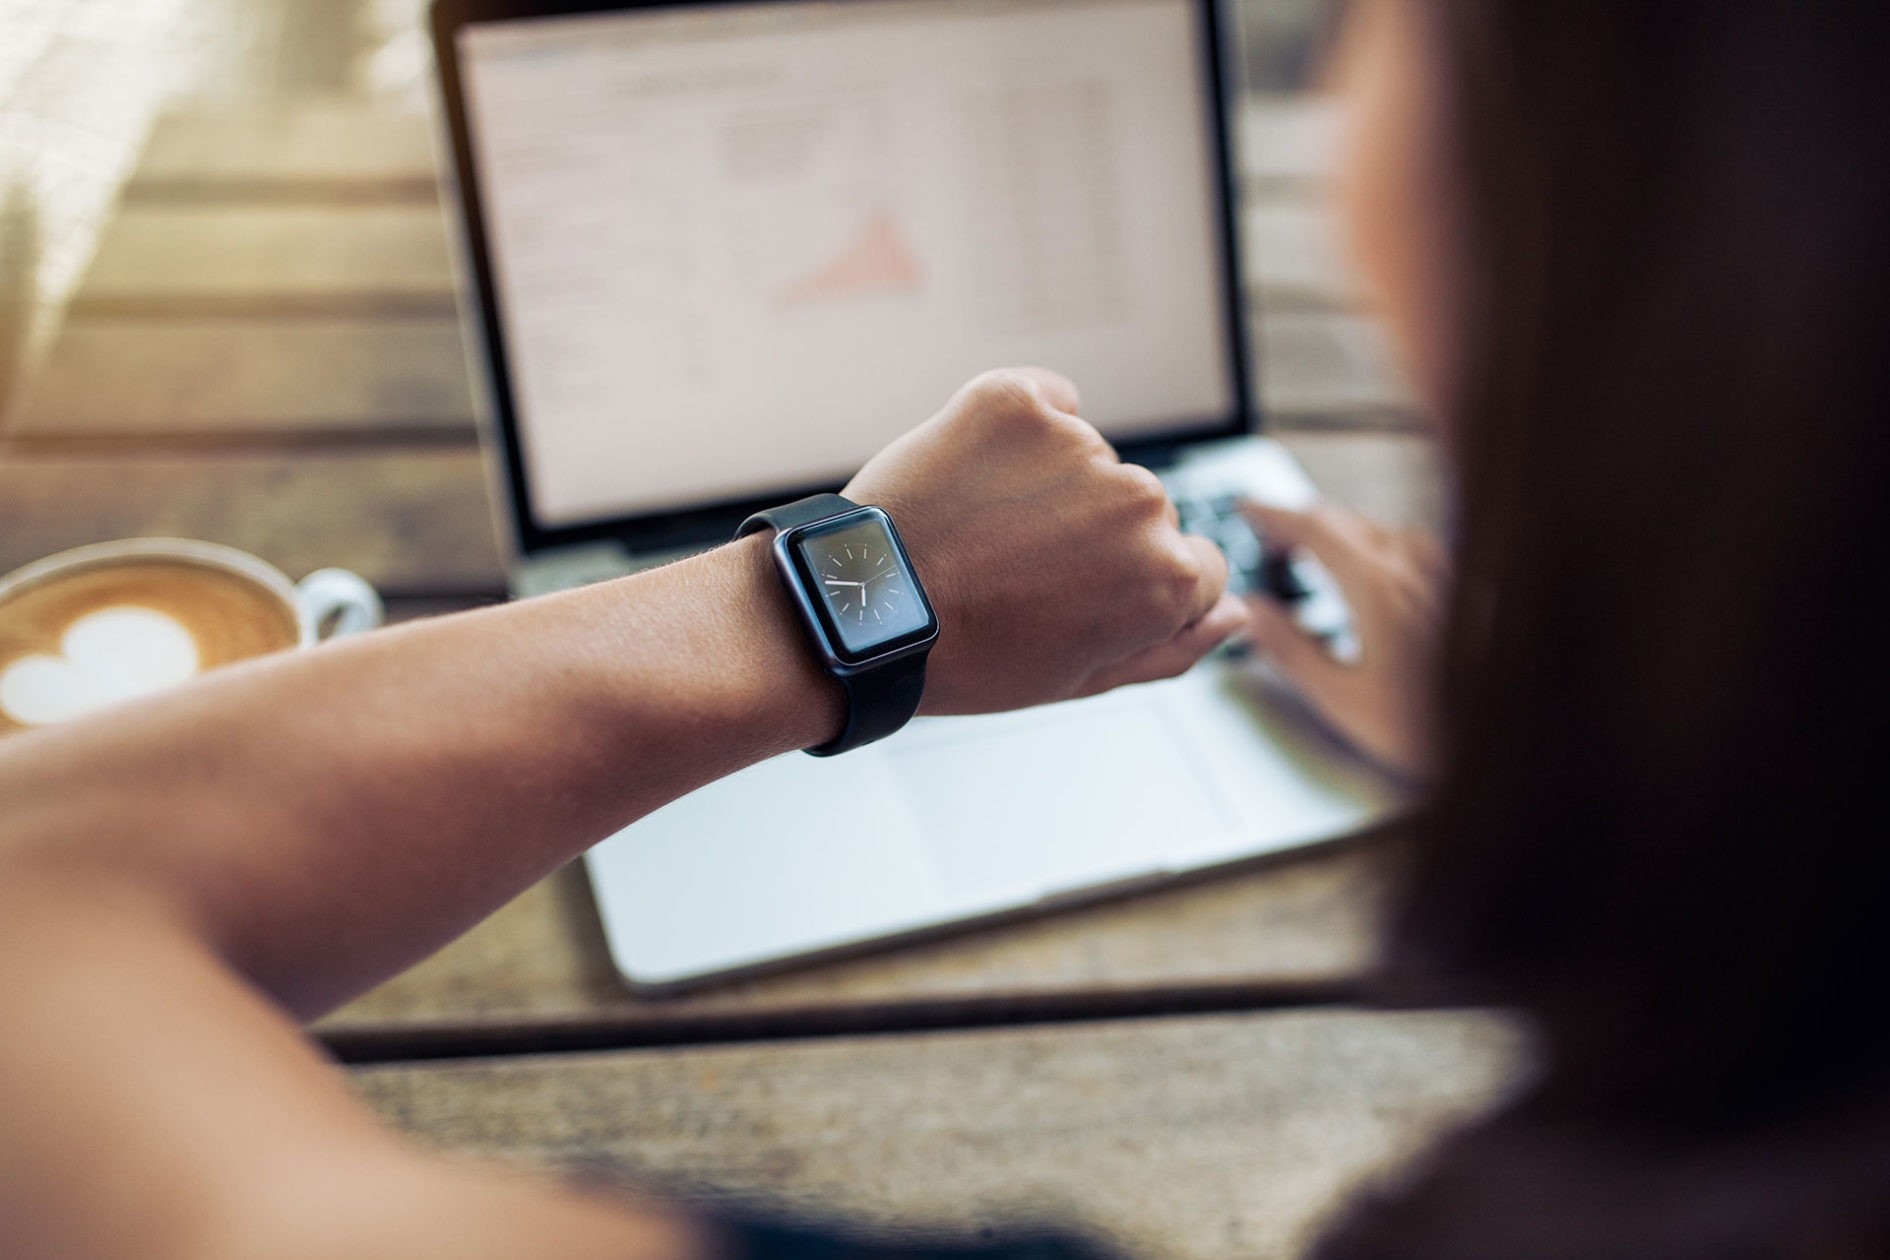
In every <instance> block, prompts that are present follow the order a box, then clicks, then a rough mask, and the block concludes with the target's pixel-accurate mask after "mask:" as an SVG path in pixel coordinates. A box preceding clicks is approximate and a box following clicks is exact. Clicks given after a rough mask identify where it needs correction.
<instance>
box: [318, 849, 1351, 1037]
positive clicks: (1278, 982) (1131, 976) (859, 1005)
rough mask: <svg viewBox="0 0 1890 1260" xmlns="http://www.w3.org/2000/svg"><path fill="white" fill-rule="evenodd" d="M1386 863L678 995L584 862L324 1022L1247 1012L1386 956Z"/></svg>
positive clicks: (1329, 866) (1281, 867)
mask: <svg viewBox="0 0 1890 1260" xmlns="http://www.w3.org/2000/svg"><path fill="white" fill-rule="evenodd" d="M1383 857H1384V854H1383V853H1382V852H1381V851H1380V850H1379V848H1378V847H1377V846H1376V845H1375V844H1365V845H1351V846H1343V847H1340V848H1338V849H1336V850H1333V849H1327V850H1322V851H1316V852H1308V853H1304V854H1300V855H1296V856H1292V857H1289V858H1287V859H1284V860H1281V861H1276V862H1273V863H1270V864H1268V865H1267V866H1265V867H1264V868H1262V869H1259V870H1255V871H1249V872H1245V873H1241V874H1236V875H1222V876H1217V877H1215V878H1213V879H1211V880H1208V881H1205V882H1202V883H1198V884H1192V885H1189V886H1185V887H1178V888H1173V889H1169V890H1165V891H1161V892H1155V893H1145V894H1142V895H1140V896H1135V897H1130V898H1127V899H1124V900H1120V901H1115V902H1110V903H1106V904H1102V905H1095V906H1090V907H1087V908H1085V909H1082V910H1073V911H1066V912H1063V913H1059V914H1052V915H1047V916H1043V917H1040V918H1037V919H1034V920H1030V921H1027V922H1023V923H1017V924H1012V925H1008V926H1003V927H984V928H979V929H976V930H973V931H970V932H967V933H965V934H962V935H956V936H952V937H949V938H946V939H943V940H938V941H934V942H931V943H928V944H923V945H906V946H901V947H898V948H896V949H892V950H887V951H881V952H877V953H873V954H869V955H866V956H864V957H860V958H856V959H852V960H850V961H845V962H829V963H822V964H819V965H817V966H810V967H804V968H799V969H795V970H791V971H786V972H782V973H780V974H777V975H774V976H769V977H766V978H762V979H753V980H744V981H739V982H735V983H731V984H725V985H719V986H716V987H713V988H709V989H705V990H703V991H701V992H699V993H696V994H692V995H688V996H677V997H661V998H644V997H638V996H636V995H633V994H632V993H631V992H630V991H629V990H628V989H627V988H625V986H624V984H623V982H622V981H621V980H620V979H619V978H618V976H617V974H616V971H615V969H614V968H613V967H612V965H611V961H610V955H609V951H608V949H607V947H606V946H605V943H604V937H603V928H602V927H601V925H600V924H599V922H598V919H597V911H596V907H595V905H594V903H593V902H592V900H591V896H590V890H589V885H588V884H587V883H586V881H585V878H584V873H583V870H582V867H581V866H580V865H573V866H571V867H569V868H567V869H566V870H564V871H561V872H559V873H558V874H557V875H556V876H553V877H552V878H551V879H548V880H546V881H544V882H543V883H541V884H539V885H538V886H537V887H535V888H533V889H531V890H530V891H529V892H527V893H526V894H525V895H523V896H521V897H519V898H518V899H517V900H515V901H514V902H512V903H511V904H510V905H508V906H506V907H505V908H504V909H502V910H500V911H499V912H498V913H497V914H495V915H493V916H492V917H491V918H489V919H487V920H486V921H485V922H484V923H482V924H480V925H479V926H478V927H476V928H474V929H473V930H472V931H471V932H469V933H468V934H467V935H466V936H464V937H462V938H461V939H460V940H458V941H456V942H454V943H453V944H452V945H450V946H448V947H447V948H446V949H444V950H442V951H441V952H440V953H438V954H436V955H434V956H433V957H432V958H430V959H428V960H427V961H425V962H423V963H421V964H420V965H418V966H417V967H414V968H412V969H410V970H408V971H407V972H405V973H404V974H402V975H400V976H397V977H395V978H394V979H393V980H391V981H389V982H387V983H386V984H384V985H382V986H381V987H379V988H378V989H375V990H374V991H373V992H371V993H369V994H367V995H366V996H364V997H362V998H360V999H358V1000H357V1001H355V1002H354V1003H352V1004H350V1005H348V1006H346V1007H344V1008H342V1009H341V1010H340V1011H337V1012H336V1013H335V1014H333V1015H331V1016H329V1017H328V1018H327V1019H325V1020H323V1021H322V1022H321V1023H320V1024H318V1025H317V1026H316V1027H317V1030H318V1031H319V1032H321V1033H322V1035H323V1036H324V1037H326V1038H327V1039H328V1040H329V1042H330V1044H331V1045H333V1046H334V1047H335V1048H336V1049H337V1050H338V1051H339V1052H341V1053H342V1054H344V1055H346V1056H347V1057H350V1058H361V1057H366V1056H380V1055H385V1054H390V1053H425V1052H426V1049H427V1048H428V1047H433V1046H440V1045H453V1044H464V1043H467V1042H472V1041H478V1042H481V1043H482V1044H486V1045H489V1046H492V1047H494V1048H504V1047H536V1046H541V1045H542V1046H550V1045H560V1044H571V1043H577V1044H586V1043H587V1037H594V1038H595V1039H596V1040H595V1041H591V1042H589V1044H596V1043H597V1042H602V1043H605V1044H641V1043H645V1042H649V1041H661V1040H666V1039H669V1038H672V1037H674V1036H676V1035H681V1034H684V1033H687V1032H688V1031H689V1030H691V1029H698V1028H705V1027H708V1028H728V1027H736V1028H742V1029H764V1030H765V1029H777V1030H778V1029H784V1028H793V1027H796V1026H799V1025H806V1024H818V1025H823V1026H827V1027H861V1026H873V1027H880V1026H884V1027H905V1026H911V1025H912V1024H914V1023H924V1024H927V1025H930V1024H933V1023H938V1022H941V1021H946V1020H953V1021H958V1020H963V1021H970V1020H974V1019H985V1018H993V1017H997V1016H999V1015H1002V1014H1004V1013H1005V1012H1007V1011H1010V1010H1016V1009H1028V1008H1029V1007H1031V1006H1032V1005H1033V1000H1041V1001H1042V1002H1045V1003H1050V1004H1056V1005H1067V1006H1074V1007H1076V1008H1079V1009H1092V1008H1094V1007H1096V1006H1097V1005H1098V1004H1099V1003H1098V1002H1097V1001H1095V1000H1094V999H1096V998H1097V997H1098V995H1101V997H1102V998H1103V999H1104V1000H1107V998H1108V997H1110V996H1111V995H1113V996H1114V997H1115V998H1117V999H1125V1000H1126V999H1129V998H1131V997H1133V996H1136V995H1145V994H1150V993H1154V992H1162V991H1165V992H1170V993H1173V992H1177V991H1181V990H1187V991H1189V992H1191V993H1196V994H1198V998H1195V999H1190V1000H1198V1001H1201V1002H1225V1003H1232V1004H1239V1005H1247V1004H1253V1003H1258V1002H1266V1001H1282V1000H1290V999H1292V998H1294V997H1295V996H1296V995H1297V994H1298V993H1300V992H1303V991H1306V990H1320V991H1323V990H1325V989H1326V988H1328V987H1332V988H1337V987H1338V986H1341V985H1344V984H1345V983H1347V982H1349V981H1352V980H1355V979H1356V978H1357V977H1358V975H1359V974H1360V973H1361V972H1363V971H1364V970H1365V969H1366V968H1367V967H1368V966H1369V965H1370V963H1371V961H1372V959H1373V958H1374V956H1375V954H1376V949H1377V926H1376V924H1377V916H1376V910H1377V905H1378V901H1379V894H1380V891H1381V874H1382V870H1383V860H1382V859H1383ZM1079 995H1087V996H1086V997H1081V996H1079ZM1155 1005H1156V1006H1158V1007H1159V1006H1160V1004H1159V1003H1156V1004H1155ZM738 1017H739V1018H738Z"/></svg>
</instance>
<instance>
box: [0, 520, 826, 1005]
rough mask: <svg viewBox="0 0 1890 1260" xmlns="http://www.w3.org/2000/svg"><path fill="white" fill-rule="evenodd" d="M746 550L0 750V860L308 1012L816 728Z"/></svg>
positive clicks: (274, 662)
mask: <svg viewBox="0 0 1890 1260" xmlns="http://www.w3.org/2000/svg"><path fill="white" fill-rule="evenodd" d="M789 617H790V614H789V612H788V610H787V607H786V603H785V600H784V599H783V598H782V596H781V593H780V591H779V589H778V586H777V584H776V582H775V580H774V578H773V575H772V573H770V572H769V571H768V570H767V567H766V555H765V549H764V548H763V547H762V545H761V544H760V543H759V542H758V541H751V542H747V543H743V544H740V545H736V546H732V547H728V548H724V549H722V550H720V551H718V552H716V553H712V554H711V555H709V556H704V557H698V558H696V559H694V560H690V561H686V562H683V563H681V564H677V565H673V566H670V567H668V568H665V569H661V570H657V571H654V572H651V573H647V574H643V575H640V576H638V577H635V578H631V579H627V580H625V581H622V582H618V583H611V584H608V585H605V586H600V587H593V588H590V589H587V590H584V591H579V592H573V593H571V594H569V595H564V596H558V597H554V598H549V599H543V600H536V601H530V602H527V603H522V604H515V605H511V606H508V607H505V608H500V609H492V610H487V611H484V612H480V613H475V614H468V615H465V616H461V617H452V618H443V619H440V620H437V621H433V622H426V623H421V624H418V625H415V626H411V627H403V628H401V629H397V630H393V631H388V632H384V633H381V634H377V635H372V636H367V637H365V638H363V639H360V640H357V641H353V642H350V643H346V644H342V645H337V646H335V647H333V648H327V649H323V650H321V651H318V652H313V653H305V654H301V655H298V656H288V657H281V658H275V659H271V660H268V661H265V662H258V663H257V664H255V665H253V666H250V667H245V668H242V669H239V670H232V671H228V672H226V673H225V674H223V675H220V676H212V677H210V678H207V679H205V680H203V681H202V682H201V683H200V684H198V685H196V686H194V687H192V688H190V689H187V690H185V691H182V692H178V693H173V694H172V695H171V696H168V697H164V698H162V699H160V700H158V701H156V702H150V703H145V704H143V705H139V706H132V707H128V708H126V709H123V710H120V711H118V712H117V713H114V714H110V715H107V716H105V717H104V718H102V719H100V720H97V721H93V722H88V723H83V724H79V725H75V726H72V727H68V728H63V729H59V730H56V731H52V732H47V733H44V734H39V735H34V736H28V737H20V738H17V739H15V740H13V741H10V742H9V744H8V745H7V746H6V747H5V748H4V749H0V838H3V841H0V842H3V843H4V844H5V846H6V847H5V854H4V856H5V857H6V859H7V860H9V861H21V862H29V863H52V864H55V865H57V866H59V867H61V868H64V869H67V870H73V871H82V872H84V873H86V874H88V875H89V876H91V877H94V878H98V879H105V880H114V881H129V882H131V883H133V884H134V885H136V886H137V887H138V888H140V889H141V890H144V891H148V892H149V893H150V894H151V895H153V896H155V897H158V898H160V899H162V900H164V901H166V902H167V903H169V904H170V905H171V906H173V907H174V908H175V909H176V910H178V911H179V912H180V913H181V915H182V916H183V921H185V922H187V923H189V924H191V925H192V927H193V930H195V931H197V932H200V933H201V934H202V935H203V936H204V937H205V938H206V939H207V940H208V941H209V942H210V943H211V945H212V946H213V947H214V948H215V949H216V950H217V951H218V952H219V953H220V954H222V955H223V956H224V957H225V958H226V959H228V960H229V961H230V963H231V964H232V965H234V966H235V967H237V968H238V969H239V970H240V971H241V972H242V973H243V974H245V975H246V976H248V977H249V978H250V979H251V980H252V982H254V983H257V984H259V985H260V986H262V987H263V988H264V989H265V990H266V991H268V992H269V993H271V994H272V995H273V996H274V997H276V998H277V999H278V1000H279V1001H282V1002H284V1003H285V1004H287V1005H289V1006H290V1007H292V1008H293V1009H295V1010H297V1011H299V1012H301V1013H303V1014H314V1013H317V1012H319V1011H321V1010H323V1009H326V1008H327V1007H329V1006H331V1005H333V1004H334V1003H336V1002H338V1001H341V1000H344V999H345V998H346V997H348V996H350V995H351V994H353V993H355V992H357V991H359V990H360V989H362V988H364V987H366V986H368V985H371V984H372V983H374V982H376V981H377V980H379V979H380V978H382V977H384V976H386V975H388V974H390V973H391V972H393V971H394V970H397V969H398V968H399V967H401V966H403V965H405V964H406V963H408V962H410V961H412V960H413V959H415V958H417V957H420V956H422V955H424V954H425V953H427V952H429V951H431V950H432V949H434V948H437V947H438V946H439V945H440V944H442V943H444V942H445V941H447V940H449V939H451V938H452V937H453V936H455V935H457V934H458V933H459V932H461V931H463V930H465V929H466V928H467V927H469V926H470V925H471V924H472V923H474V922H476V921H477V920H478V919H479V918H480V917H482V916H483V915H484V914H486V913H488V912H489V911H491V910H492V909H493V908H495V907H496V906H497V905H499V904H501V903H502V902H504V901H505V900H506V899H507V898H509V897H510V896H512V895H513V894H515V893H516V892H518V891H519V890H520V889H521V888H523V887H524V886H525V885H527V884H528V883H529V882H531V881H532V880H534V879H536V878H538V877H539V876H541V875H543V874H545V873H546V872H548V871H550V870H552V869H554V868H555V867H557V866H558V865H560V864H561V863H563V862H565V861H567V860H569V859H570V858H571V857H572V856H573V855H575V854H576V853H578V852H581V851H582V850H583V849H584V848H585V847H587V846H588V845H590V844H592V843H595V842H596V841H597V840H599V839H601V838H602V837H604V836H605V835H608V834H609V833H610V832H612V831H613V830H615V829H617V828H619V827H621V826H623V825H624V824H625V823H627V822H630V821H631V820H633V819H635V818H637V817H639V816H641V815H642V814H645V813H647V812H649V811H650V810H652V809H654V808H656V807H658V806H660V805H662V804H664V803H666V802H667V801H669V800H672V799H674V798H675V797H678V796H680V795H683V794H684V793H686V792H688V791H691V790H693V789H694V788H696V787H698V786H701V785H702V784H704V783H707V782H709V781H710V780H712V779H715V778H717V777H720V776H721V775H725V774H728V773H730V772H731V771H733V770H735V769H738V768H740V767H741V766H743V765H746V764H749V763H751V762H754V761H757V760H760V759H762V758H764V757H768V756H771V755H774V754H776V753H780V752H785V751H788V750H790V749H793V748H797V747H801V746H805V745H808V744H812V743H817V742H819V741H821V740H823V739H825V738H828V737H829V736H830V735H831V734H832V733H833V731H834V730H836V729H837V727H838V725H839V722H840V704H841V700H840V696H839V693H838V689H837V688H836V687H834V685H833V684H832V683H831V682H830V681H828V680H826V679H824V678H823V677H822V676H821V675H820V674H819V673H818V672H817V671H816V670H815V669H814V668H813V666H812V664H811V661H810V660H809V659H808V657H807V656H806V654H805V652H804V650H803V648H802V646H801V644H800V642H799V641H798V631H797V630H796V628H795V627H794V625H793V624H792V622H791V621H790V620H789Z"/></svg>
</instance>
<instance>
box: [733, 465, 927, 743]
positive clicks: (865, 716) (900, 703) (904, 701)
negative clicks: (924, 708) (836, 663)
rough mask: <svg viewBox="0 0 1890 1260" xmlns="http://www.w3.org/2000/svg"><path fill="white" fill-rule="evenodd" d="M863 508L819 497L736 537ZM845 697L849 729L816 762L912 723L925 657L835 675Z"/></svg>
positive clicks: (759, 518) (754, 523)
mask: <svg viewBox="0 0 1890 1260" xmlns="http://www.w3.org/2000/svg"><path fill="white" fill-rule="evenodd" d="M859 506H860V505H859V504H857V503H855V502H854V501H853V500H851V499H849V498H847V497H846V496H845V495H840V494H816V495H810V496H808V497H807V498H805V499H797V500H795V501H794V502H793V503H788V504H784V505H783V506H781V507H778V508H769V509H768V510H767V511H765V512H757V513H755V514H754V515H753V516H751V517H749V518H748V519H747V520H745V521H743V522H742V526H741V528H740V529H738V530H737V531H735V536H736V537H737V538H745V537H747V536H748V535H749V534H754V533H759V532H760V531H762V530H764V529H773V530H775V531H776V532H780V531H782V530H788V529H793V528H794V527H795V526H797V525H811V524H813V523H814V522H815V521H824V520H826V519H828V518H829V517H834V516H838V515H840V514H841V513H842V512H851V511H853V510H854V509H855V508H857V507H859ZM833 678H834V681H835V682H837V683H839V684H840V687H841V689H842V690H843V691H845V692H846V697H847V724H846V726H845V727H844V728H843V729H842V730H841V732H840V734H839V735H838V736H837V737H836V738H834V739H832V740H829V741H828V742H827V743H825V744H818V745H816V746H815V747H813V748H809V749H808V750H807V751H808V752H809V753H811V754H813V755H814V756H816V757H831V756H833V755H834V754H836V753H843V752H847V751H848V750H850V749H854V748H858V747H860V746H862V745H864V744H870V743H872V742H873V741H874V740H879V739H884V738H886V737H887V736H888V735H891V734H892V733H893V732H894V731H897V730H898V729H899V728H900V727H902V726H904V725H905V724H906V723H907V722H910V721H911V720H912V715H913V714H915V713H917V712H918V711H919V700H920V698H921V697H922V696H924V695H925V654H924V653H923V652H921V653H918V654H917V655H914V656H907V657H903V658H901V659H899V660H896V661H888V662H887V663H886V664H884V665H882V666H880V667H879V668H877V669H873V670H869V671H868V672H866V673H864V674H855V675H853V676H852V677H845V676H841V675H837V674H836V675H833Z"/></svg>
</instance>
